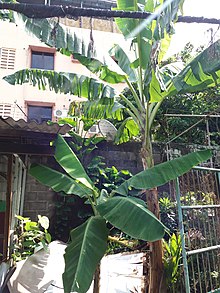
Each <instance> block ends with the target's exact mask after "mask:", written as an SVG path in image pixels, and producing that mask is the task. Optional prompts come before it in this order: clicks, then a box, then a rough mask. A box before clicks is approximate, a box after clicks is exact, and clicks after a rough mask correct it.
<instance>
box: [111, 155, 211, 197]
mask: <svg viewBox="0 0 220 293" xmlns="http://www.w3.org/2000/svg"><path fill="white" fill-rule="evenodd" d="M211 156H212V153H211V151H210V150H204V151H198V152H194V153H190V154H188V155H185V156H182V157H180V158H177V159H174V160H172V161H168V162H165V163H162V164H159V165H156V166H155V167H152V168H150V169H147V170H144V171H142V172H140V173H138V174H137V175H134V176H133V177H131V178H130V179H128V180H127V181H125V182H124V183H122V184H121V185H120V186H119V187H118V188H116V190H115V192H116V193H118V194H121V195H124V196H126V195H127V194H128V190H129V189H130V188H132V187H134V188H136V189H150V188H154V187H158V186H161V185H163V184H165V183H167V182H169V181H171V180H174V179H176V178H177V177H179V176H181V175H183V174H184V173H186V172H188V171H189V170H190V169H192V168H193V167H194V166H196V165H198V164H200V163H202V162H204V161H206V160H208V159H210V158H211Z"/></svg>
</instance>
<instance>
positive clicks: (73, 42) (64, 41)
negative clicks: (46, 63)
mask: <svg viewBox="0 0 220 293" xmlns="http://www.w3.org/2000/svg"><path fill="white" fill-rule="evenodd" d="M14 22H15V23H16V24H18V25H19V24H20V22H21V25H22V26H23V25H25V28H26V29H27V31H28V32H29V33H32V34H33V35H35V36H36V37H37V38H38V39H40V40H41V41H42V42H43V43H45V44H47V45H48V46H50V47H55V48H56V49H57V50H59V51H60V52H61V53H63V54H66V55H71V54H74V58H75V59H78V60H79V61H80V63H82V64H83V65H85V66H86V67H87V68H88V69H89V70H90V71H91V72H93V73H95V74H97V76H99V78H100V79H102V80H104V81H106V82H109V83H118V82H123V81H124V79H125V75H126V74H125V73H124V72H123V71H122V70H121V68H120V67H119V66H118V65H117V63H116V62H114V60H113V59H112V58H111V56H109V55H108V54H106V53H107V52H103V48H100V47H99V48H96V47H95V45H96V44H94V42H93V40H91V39H90V37H89V36H90V34H89V33H88V36H87V38H86V36H85V34H84V36H82V34H79V33H78V34H76V33H75V32H74V31H73V30H72V31H71V30H70V29H69V28H67V27H65V26H62V25H60V24H59V23H58V22H55V21H54V20H53V19H40V20H37V19H31V18H27V17H26V16H24V15H22V14H15V18H14Z"/></svg>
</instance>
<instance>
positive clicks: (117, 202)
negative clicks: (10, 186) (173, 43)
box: [29, 135, 211, 293]
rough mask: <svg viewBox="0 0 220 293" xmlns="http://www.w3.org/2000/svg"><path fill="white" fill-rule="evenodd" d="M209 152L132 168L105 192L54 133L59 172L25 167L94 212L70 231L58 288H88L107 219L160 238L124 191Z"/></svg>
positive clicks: (160, 229) (166, 176) (162, 178)
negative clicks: (132, 171) (130, 173)
mask: <svg viewBox="0 0 220 293" xmlns="http://www.w3.org/2000/svg"><path fill="white" fill-rule="evenodd" d="M210 156H211V152H210V151H209V150H205V151H200V152H194V153H191V154H188V155H185V156H184V157H181V158H177V159H175V160H172V161H169V162H165V163H162V164H160V165H157V166H155V167H153V168H151V169H148V170H144V171H142V172H140V173H138V174H137V175H135V176H133V177H131V178H130V179H129V180H127V181H124V182H123V183H122V184H121V185H120V186H118V187H117V188H116V189H114V190H113V191H111V192H110V193H108V192H107V191H106V190H105V189H102V190H98V189H97V188H96V187H95V185H94V184H93V182H92V180H91V179H90V178H89V176H88V175H87V173H86V172H85V170H84V168H83V166H82V165H81V163H80V161H79V160H78V158H77V156H76V155H75V154H74V152H73V151H72V149H71V148H70V147H69V145H68V144H67V142H66V141H65V140H64V138H62V137H61V136H60V135H58V137H57V139H56V141H55V159H56V161H57V162H58V164H59V165H60V166H61V167H62V169H63V172H59V171H57V170H54V169H51V168H49V167H47V166H44V165H40V164H33V165H31V168H30V171H29V172H30V174H31V175H32V176H34V177H35V178H36V179H37V180H38V181H39V182H41V183H42V184H45V185H46V186H49V187H50V188H52V189H53V190H54V191H56V192H61V191H62V192H64V193H66V194H67V195H68V194H74V195H75V196H79V197H81V198H84V199H85V200H87V201H88V202H89V203H90V205H91V207H92V209H93V213H94V215H93V216H91V217H90V218H89V219H88V220H87V221H86V222H84V223H83V224H82V225H80V226H78V227H77V228H75V229H73V230H72V231H71V233H70V237H71V241H70V243H69V244H68V246H67V248H66V251H65V255H64V259H65V272H64V274H63V284H64V292H65V293H70V292H78V293H85V292H87V290H88V289H89V287H90V284H91V282H92V279H93V275H94V273H95V270H96V267H97V266H98V264H99V262H100V260H101V258H102V257H103V255H104V254H105V251H106V249H107V241H108V236H109V228H108V227H109V225H108V223H110V224H111V225H112V226H114V227H117V228H118V229H120V230H121V231H123V232H124V233H126V234H128V235H130V236H131V237H133V238H136V239H142V240H145V241H151V242H152V241H156V240H158V239H161V238H162V237H163V235H164V233H165V230H166V227H165V226H164V225H163V224H162V223H161V222H160V221H159V220H158V219H157V217H156V216H155V215H154V214H153V213H151V212H150V211H149V210H148V209H147V206H146V204H145V202H144V201H143V200H140V199H138V198H132V197H130V196H128V190H130V189H132V188H135V189H139V190H140V191H141V190H143V189H151V188H154V187H157V186H160V185H163V184H165V183H166V182H168V181H170V180H173V179H175V178H176V177H178V176H180V175H182V174H184V173H186V172H187V171H189V170H190V169H191V168H192V167H193V166H195V165H197V164H199V163H201V162H202V161H205V160H207V159H209V158H210ZM111 240H112V238H111Z"/></svg>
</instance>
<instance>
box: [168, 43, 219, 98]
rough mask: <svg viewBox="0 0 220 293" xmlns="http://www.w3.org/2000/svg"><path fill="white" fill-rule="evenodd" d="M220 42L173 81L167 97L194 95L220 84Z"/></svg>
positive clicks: (194, 60)
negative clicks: (185, 94)
mask: <svg viewBox="0 0 220 293" xmlns="http://www.w3.org/2000/svg"><path fill="white" fill-rule="evenodd" d="M219 60H220V40H218V41H216V42H215V43H213V44H212V45H210V46H209V47H208V48H207V49H205V50H204V51H203V52H201V53H200V54H199V55H198V56H197V57H196V58H194V59H193V60H192V61H191V62H190V63H189V64H188V65H187V66H186V67H185V68H184V69H183V70H182V71H181V72H180V73H179V74H177V75H176V76H175V77H174V78H173V79H172V81H171V85H170V87H169V89H168V93H167V94H166V96H173V95H176V94H184V93H193V92H199V91H203V90H205V89H207V88H209V87H214V86H216V85H217V84H219V83H220V61H219Z"/></svg>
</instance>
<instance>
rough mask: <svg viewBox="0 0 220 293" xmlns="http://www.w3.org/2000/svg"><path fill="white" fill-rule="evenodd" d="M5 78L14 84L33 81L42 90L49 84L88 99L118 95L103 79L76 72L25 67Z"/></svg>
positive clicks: (50, 87) (53, 87)
mask: <svg viewBox="0 0 220 293" xmlns="http://www.w3.org/2000/svg"><path fill="white" fill-rule="evenodd" d="M4 80H5V81H7V82H8V83H10V84H12V85H15V84H23V83H31V84H32V85H33V86H38V88H39V89H41V90H45V89H46V86H47V85H48V87H49V89H50V90H53V91H55V92H56V93H64V94H71V95H76V96H78V97H84V98H88V99H98V98H104V97H107V98H114V97H115V95H116V90H115V89H114V88H112V87H111V86H109V85H106V84H104V83H103V82H102V81H99V80H97V79H94V78H90V77H88V76H85V75H80V74H76V73H68V72H56V71H51V70H40V69H23V70H19V71H17V72H15V73H13V74H11V75H8V76H5V77H4Z"/></svg>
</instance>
